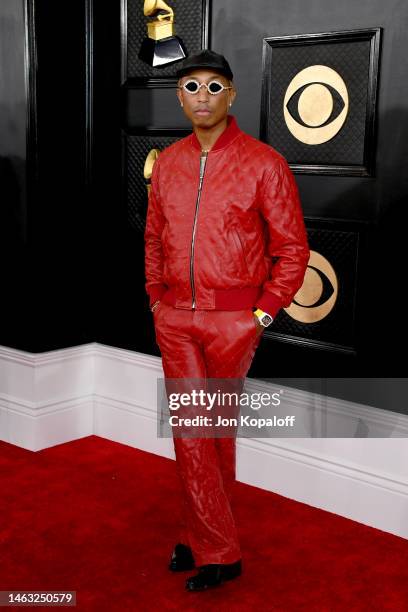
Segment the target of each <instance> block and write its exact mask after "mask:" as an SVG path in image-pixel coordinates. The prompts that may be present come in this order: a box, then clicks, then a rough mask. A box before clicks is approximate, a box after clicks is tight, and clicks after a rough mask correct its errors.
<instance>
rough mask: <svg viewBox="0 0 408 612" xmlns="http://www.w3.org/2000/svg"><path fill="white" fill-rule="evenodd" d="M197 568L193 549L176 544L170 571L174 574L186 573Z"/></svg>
mask: <svg viewBox="0 0 408 612" xmlns="http://www.w3.org/2000/svg"><path fill="white" fill-rule="evenodd" d="M194 568H195V563H194V557H193V553H192V552H191V548H190V547H189V546H186V545H185V544H176V546H175V548H174V550H173V554H172V556H171V559H170V564H169V570H171V571H172V572H185V571H186V570H192V569H194Z"/></svg>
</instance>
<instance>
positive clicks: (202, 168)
mask: <svg viewBox="0 0 408 612" xmlns="http://www.w3.org/2000/svg"><path fill="white" fill-rule="evenodd" d="M207 155H208V151H202V152H201V156H200V182H199V185H198V192H197V199H196V205H195V213H194V223H193V233H192V236H191V255H190V284H191V293H192V298H193V301H192V305H191V308H192V309H194V308H195V307H196V304H195V286H194V243H195V233H196V225H197V215H198V207H199V205H200V198H201V188H202V185H203V178H204V171H205V164H206V161H207Z"/></svg>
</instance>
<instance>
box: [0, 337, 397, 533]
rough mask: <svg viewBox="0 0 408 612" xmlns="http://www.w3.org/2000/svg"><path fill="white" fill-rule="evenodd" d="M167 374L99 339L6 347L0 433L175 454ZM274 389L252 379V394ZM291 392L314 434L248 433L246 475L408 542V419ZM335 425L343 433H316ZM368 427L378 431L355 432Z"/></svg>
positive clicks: (289, 398) (242, 475) (240, 458)
mask: <svg viewBox="0 0 408 612" xmlns="http://www.w3.org/2000/svg"><path fill="white" fill-rule="evenodd" d="M162 377H163V372H162V368H161V360H160V359H159V358H156V357H152V356H149V355H143V354H141V353H135V352H133V351H128V350H124V349H118V348H115V347H110V346H105V345H101V344H98V343H92V344H87V345H82V346H78V347H72V348H67V349H61V350H56V351H49V352H47V353H42V354H32V353H26V352H24V351H17V350H15V349H10V348H7V347H0V439H1V440H3V441H5V442H9V443H11V444H15V445H17V446H20V447H22V448H25V449H28V450H32V451H38V450H41V449H43V448H47V447H50V446H54V445H56V444H61V443H63V442H69V441H71V440H76V439H78V438H82V437H85V436H88V435H91V434H95V435H98V436H101V437H103V438H106V439H109V440H114V441H116V442H120V443H122V444H127V445H129V446H132V447H135V448H139V449H142V450H145V451H148V452H152V453H155V454H157V455H161V456H165V457H170V458H174V450H173V443H172V440H171V439H168V438H159V437H158V435H157V422H156V405H157V399H156V390H157V379H158V378H162ZM280 388H282V387H280ZM267 389H270V387H269V386H268V383H267V382H265V381H260V380H253V379H248V381H247V390H248V391H259V392H262V391H266V390H267ZM284 392H285V401H286V406H287V408H288V412H289V409H290V411H291V413H294V414H296V415H297V417H298V418H300V419H303V420H304V422H303V424H304V428H305V437H303V438H279V437H271V438H239V439H238V441H237V479H238V480H240V481H241V482H245V483H247V484H250V485H254V486H258V487H261V488H263V489H266V490H268V491H274V492H276V493H279V494H280V495H283V496H285V497H288V498H290V499H295V500H297V501H301V502H303V503H306V504H309V505H311V506H314V507H318V508H322V509H324V510H327V511H330V512H333V513H336V514H339V515H341V516H344V517H347V518H350V519H352V520H355V521H358V522H360V523H363V524H365V525H370V526H373V527H376V528H378V529H381V530H383V531H386V532H389V533H393V534H395V535H399V536H401V537H403V538H406V539H408V522H407V520H406V517H407V516H408V439H407V438H408V417H407V416H406V415H403V414H399V413H394V412H389V411H385V410H380V409H377V408H374V407H368V406H363V405H359V404H354V403H351V402H345V401H343V400H337V399H334V398H324V397H321V396H319V395H316V394H311V393H307V392H305V391H299V390H296V389H291V388H289V387H285V388H284ZM310 414H313V419H311V418H310ZM333 428H334V429H333ZM333 431H336V432H341V436H342V437H336V438H330V437H322V438H317V437H314V438H311V437H309V436H311V435H314V436H317V435H322V436H327V435H330V433H331V432H333ZM361 431H367V432H370V435H371V436H372V435H377V436H378V437H370V438H357V437H353V435H357V432H361ZM360 435H361V433H360ZM381 436H383V437H381ZM391 436H394V437H391Z"/></svg>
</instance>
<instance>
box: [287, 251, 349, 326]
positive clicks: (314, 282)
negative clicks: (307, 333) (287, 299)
mask: <svg viewBox="0 0 408 612" xmlns="http://www.w3.org/2000/svg"><path fill="white" fill-rule="evenodd" d="M338 293H339V284H338V281H337V276H336V273H335V271H334V269H333V268H332V266H331V265H330V263H329V262H328V261H327V259H326V258H325V257H323V255H320V253H317V252H316V251H310V258H309V263H308V265H307V269H306V274H305V278H304V280H303V285H302V286H301V288H300V289H299V291H298V292H297V293H296V295H295V297H294V299H293V302H292V303H291V305H290V306H289V307H288V308H284V310H285V312H286V314H288V315H289V316H290V317H292V319H295V321H299V322H300V323H316V322H317V321H321V320H322V319H324V318H325V317H327V315H328V314H329V312H330V311H331V310H332V309H333V306H334V305H335V303H336V301H337V296H338Z"/></svg>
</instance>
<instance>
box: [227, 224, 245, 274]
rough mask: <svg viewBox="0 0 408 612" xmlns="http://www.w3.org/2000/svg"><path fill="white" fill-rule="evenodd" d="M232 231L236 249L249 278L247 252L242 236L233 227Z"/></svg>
mask: <svg viewBox="0 0 408 612" xmlns="http://www.w3.org/2000/svg"><path fill="white" fill-rule="evenodd" d="M231 231H232V237H233V240H234V243H235V248H236V250H237V253H238V257H239V258H240V259H241V262H242V266H243V270H244V271H245V272H246V274H247V275H248V276H249V268H248V262H247V260H246V257H245V250H244V245H243V242H242V239H241V236H240V235H239V232H238V230H237V229H236V228H235V227H233V228H232V230H231Z"/></svg>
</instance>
